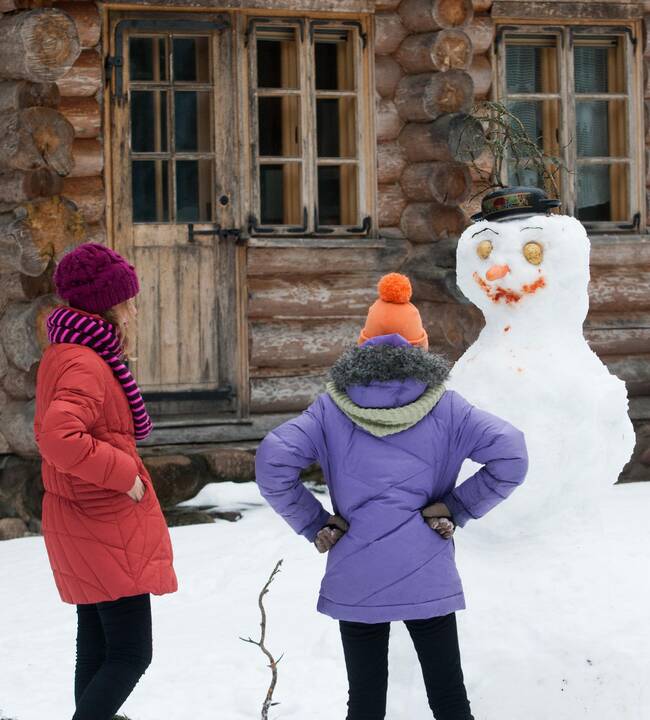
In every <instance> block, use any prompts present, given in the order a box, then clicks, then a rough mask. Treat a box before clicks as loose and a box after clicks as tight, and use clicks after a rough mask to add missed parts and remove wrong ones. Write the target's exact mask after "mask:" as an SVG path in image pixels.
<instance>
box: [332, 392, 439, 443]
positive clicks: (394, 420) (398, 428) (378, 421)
mask: <svg viewBox="0 0 650 720" xmlns="http://www.w3.org/2000/svg"><path fill="white" fill-rule="evenodd" d="M325 389H326V390H327V394H328V395H329V396H330V397H331V398H332V400H333V401H334V403H335V405H336V406H337V407H338V408H339V410H341V411H342V412H344V413H345V414H346V415H347V416H348V417H349V418H350V420H352V422H353V423H354V424H355V425H359V427H362V428H363V429H364V430H365V431H366V432H369V433H370V434H371V435H374V436H375V437H385V436H386V435H394V434H395V433H398V432H402V431H403V430H408V429H409V428H410V427H412V426H413V425H415V424H416V423H418V422H420V420H422V418H423V417H424V416H425V415H428V414H429V413H430V412H431V410H433V408H434V407H435V406H436V404H437V403H438V400H440V398H441V397H442V396H443V394H444V392H445V389H446V388H445V386H444V385H443V384H442V383H440V384H439V385H434V386H432V387H429V388H427V390H425V392H423V393H422V395H420V397H419V398H418V399H417V400H416V401H415V402H412V403H409V404H408V405H402V406H401V407H396V408H364V407H360V406H359V405H356V404H355V403H353V402H352V400H350V398H349V397H348V396H347V394H346V393H344V392H342V391H341V390H337V389H336V386H335V385H334V383H333V382H328V383H327V385H326V386H325Z"/></svg>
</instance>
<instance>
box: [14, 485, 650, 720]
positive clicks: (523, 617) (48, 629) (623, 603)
mask: <svg viewBox="0 0 650 720" xmlns="http://www.w3.org/2000/svg"><path fill="white" fill-rule="evenodd" d="M194 502H195V504H200V505H212V504H214V505H218V506H219V507H220V508H222V509H230V508H238V507H239V508H241V507H243V508H244V517H243V519H242V520H240V521H239V522H237V523H229V522H225V521H218V522H216V523H215V524H214V525H198V526H192V527H181V528H174V529H173V530H172V538H173V543H174V548H175V554H176V568H177V572H178V575H179V580H180V583H181V589H180V591H179V592H178V593H177V594H176V595H173V596H166V597H163V598H156V599H155V601H154V606H153V607H154V633H155V636H154V662H153V665H152V666H151V668H150V669H149V671H148V672H147V674H146V675H145V677H144V678H143V680H142V681H141V683H140V684H139V686H138V687H137V688H136V690H135V692H134V694H133V695H132V697H131V698H130V699H129V700H128V701H127V703H126V705H125V707H124V709H123V710H124V712H126V714H127V715H128V716H129V717H131V718H132V719H133V720H161V719H163V718H181V719H185V718H192V719H193V720H203V719H205V720H208V719H209V720H222V719H223V720H244V719H246V720H251V719H254V718H258V717H259V707H260V704H261V700H262V698H263V696H264V694H265V691H266V688H267V686H268V669H267V668H266V667H265V665H264V659H263V657H262V655H261V653H260V651H259V650H258V649H257V648H255V647H253V646H251V645H248V644H245V643H243V642H241V640H239V639H238V636H239V635H244V636H248V635H249V634H251V635H253V636H254V637H255V635H256V633H257V632H258V630H259V616H258V610H257V604H256V603H257V594H258V592H259V589H260V587H261V586H262V585H263V584H264V582H265V580H266V578H267V576H268V574H269V572H270V570H271V569H272V567H273V566H274V564H275V562H276V560H278V559H279V558H284V565H283V570H282V572H281V574H280V575H279V576H278V577H277V578H276V580H275V582H274V583H273V585H272V587H271V591H270V594H269V595H268V596H267V607H268V611H269V637H268V645H269V647H270V648H271V649H272V650H273V651H274V652H275V653H277V654H280V653H281V652H284V653H285V657H284V659H283V660H282V662H281V663H280V668H279V684H278V687H277V691H276V699H277V700H278V701H280V703H281V704H280V705H278V706H277V707H276V708H274V710H273V711H272V714H271V716H272V717H273V718H276V719H278V720H280V719H286V720H289V719H291V720H306V719H307V718H309V719H310V720H343V718H344V717H345V700H346V682H345V673H344V665H343V658H342V652H341V649H340V641H339V637H338V628H337V623H336V622H335V621H333V620H331V619H330V618H327V617H324V616H322V615H319V614H318V613H316V612H315V603H316V594H317V589H318V585H319V581H320V577H321V574H322V572H323V569H324V562H325V559H324V557H323V556H320V555H318V553H316V551H315V549H314V548H313V547H312V546H310V545H309V544H308V543H307V542H306V541H304V540H303V539H302V538H299V537H296V536H294V535H293V534H292V532H291V531H290V530H289V528H288V527H287V526H286V525H285V524H284V523H283V521H281V520H280V519H279V518H277V517H276V516H275V515H274V514H273V513H272V512H271V511H270V510H269V509H268V508H267V507H265V506H264V503H263V501H262V500H261V498H260V497H259V495H258V493H257V489H256V487H255V486H254V485H252V484H246V485H233V484H223V485H218V486H210V487H208V488H206V489H204V490H203V491H202V493H201V494H200V496H199V497H198V498H197V499H196V500H195V501H194ZM609 503H610V504H608V507H607V512H606V513H605V514H604V519H603V521H602V522H599V523H598V526H597V528H594V530H593V531H585V530H584V528H583V529H580V528H579V527H578V526H577V525H576V526H569V527H565V528H561V527H559V528H558V534H557V536H556V537H554V538H550V539H544V540H537V541H535V540H525V541H524V540H522V541H520V542H518V541H512V540H509V541H505V540H498V539H495V538H494V537H493V536H489V535H486V534H485V533H484V532H483V531H482V529H481V527H480V523H478V522H477V523H475V524H474V526H473V527H471V526H470V527H467V528H465V529H464V530H461V531H459V532H458V534H457V539H456V547H457V557H458V563H459V567H460V571H461V575H462V577H463V579H464V583H465V590H466V594H467V602H468V610H467V611H464V612H462V613H459V626H460V634H461V648H462V652H463V657H464V669H465V676H466V681H467V685H468V690H469V694H470V698H471V700H472V705H473V710H474V714H475V717H476V718H477V720H524V719H525V720H551V719H552V720H576V719H577V718H590V720H611V719H612V718H616V720H647V718H650V689H648V687H647V678H648V677H650V611H649V608H650V602H649V600H650V574H649V573H648V559H649V558H650V542H649V541H650V529H649V528H648V523H647V513H648V508H649V507H650V485H649V486H639V485H635V486H622V487H617V488H613V489H612V494H611V498H610V500H609ZM495 512H498V509H497V510H496V511H495ZM74 634H75V613H74V608H73V607H70V606H66V605H64V604H62V603H61V602H59V600H58V596H57V594H56V591H55V588H54V584H53V581H52V578H51V575H50V570H49V566H48V563H47V558H46V555H45V549H44V547H43V541H42V539H41V538H28V539H23V540H14V541H10V542H5V543H0V658H1V667H0V716H8V717H10V718H16V720H44V719H45V718H48V720H66V719H68V718H70V717H71V715H72V700H71V698H72V676H73V662H74V652H73V648H74ZM430 717H431V714H430V712H429V710H428V709H427V706H426V700H425V694H424V689H423V686H422V681H421V679H420V675H419V669H418V666H417V662H416V659H415V654H414V651H413V649H412V647H411V645H410V642H409V639H408V636H407V634H406V632H405V630H404V627H403V625H402V624H400V623H394V625H393V629H392V634H391V653H390V687H389V702H388V713H387V718H388V720H402V719H405V720H406V719H408V720H424V719H425V718H427V719H429V718H430Z"/></svg>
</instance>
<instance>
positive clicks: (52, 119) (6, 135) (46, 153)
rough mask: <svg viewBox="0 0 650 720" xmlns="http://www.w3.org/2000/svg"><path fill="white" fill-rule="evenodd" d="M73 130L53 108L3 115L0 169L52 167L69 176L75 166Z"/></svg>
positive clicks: (0, 131)
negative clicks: (73, 159)
mask: <svg viewBox="0 0 650 720" xmlns="http://www.w3.org/2000/svg"><path fill="white" fill-rule="evenodd" d="M73 137H74V130H73V129H72V125H71V124H70V123H69V122H68V121H67V120H66V119H65V117H64V116H63V115H62V114H61V113H60V112H58V111H57V110H54V109H52V108H47V107H31V108H26V109H23V110H14V111H8V112H5V113H2V114H1V115H0V169H1V170H5V171H6V170H36V169H38V168H49V169H52V170H54V172H56V173H58V174H59V175H66V174H67V173H69V172H70V168H71V167H72V140H73Z"/></svg>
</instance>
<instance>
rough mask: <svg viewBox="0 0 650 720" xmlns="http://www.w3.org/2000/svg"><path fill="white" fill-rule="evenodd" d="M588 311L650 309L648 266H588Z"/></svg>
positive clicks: (649, 268) (649, 272)
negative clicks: (589, 277)
mask: <svg viewBox="0 0 650 720" xmlns="http://www.w3.org/2000/svg"><path fill="white" fill-rule="evenodd" d="M589 300H590V303H589V304H590V307H591V309H592V310H620V311H622V310H633V311H640V310H650V267H630V266H624V267H598V266H595V267H594V266H592V268H591V282H590V283H589Z"/></svg>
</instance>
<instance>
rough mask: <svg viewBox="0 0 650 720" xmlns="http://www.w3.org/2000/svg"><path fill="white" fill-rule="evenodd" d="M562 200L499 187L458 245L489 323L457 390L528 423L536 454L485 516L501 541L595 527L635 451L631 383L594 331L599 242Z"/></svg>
mask: <svg viewBox="0 0 650 720" xmlns="http://www.w3.org/2000/svg"><path fill="white" fill-rule="evenodd" d="M557 205H559V202H558V201H555V200H550V199H548V198H547V196H546V194H545V193H544V191H542V190H540V189H538V188H524V187H517V188H505V189H501V190H497V191H495V192H492V193H490V194H489V195H487V196H486V197H485V198H484V200H483V203H482V211H481V213H479V214H478V215H475V216H473V218H472V219H473V220H475V221H476V222H475V223H474V224H473V225H471V226H470V227H468V228H467V229H466V230H465V232H464V233H463V234H462V236H461V237H460V240H459V243H458V251H457V278H458V286H459V288H460V289H461V291H462V292H463V294H464V295H465V296H466V297H467V298H468V299H469V300H470V301H471V302H472V303H474V305H476V306H477V307H479V308H480V309H481V311H482V312H483V314H484V316H485V327H484V328H483V330H482V331H481V333H480V335H479V337H478V339H477V340H476V342H475V343H474V344H473V345H472V346H471V347H470V348H469V349H468V350H467V351H466V352H465V354H464V355H463V356H462V357H461V358H460V359H459V360H458V361H457V363H456V364H455V366H454V369H453V371H452V373H451V376H450V380H449V382H448V387H449V388H450V389H454V390H457V391H458V392H459V393H460V394H461V395H463V396H464V397H465V398H467V400H469V401H470V402H471V403H473V404H475V405H477V406H478V407H480V408H482V409H484V410H487V411H489V412H493V413H494V414H496V415H499V416H501V417H504V418H505V419H507V420H509V421H510V422H511V423H512V424H514V425H515V426H517V427H518V428H520V429H521V430H522V431H523V432H524V433H525V436H526V442H527V446H528V452H529V459H530V465H529V472H528V476H527V479H526V481H525V482H524V484H523V485H522V486H521V488H519V489H517V491H516V492H515V493H514V494H513V495H512V496H511V497H510V498H509V499H508V500H507V501H506V502H504V503H502V504H501V505H500V506H499V508H497V509H496V510H495V511H494V512H492V513H490V514H489V515H488V516H487V517H485V518H483V519H482V520H481V521H480V525H481V526H482V527H483V528H484V529H487V530H490V529H491V530H492V531H494V532H497V533H498V534H500V535H504V534H512V533H515V534H518V535H522V534H523V535H526V534H528V535H531V536H534V535H536V534H540V533H543V532H544V531H545V530H546V529H548V528H547V527H546V526H547V525H548V524H550V523H554V522H557V520H558V519H560V518H561V517H569V516H570V517H571V518H572V522H575V521H576V519H578V518H582V520H583V521H585V522H591V521H593V520H594V519H596V518H597V517H598V516H599V513H600V508H601V507H602V506H603V503H604V502H606V495H607V493H608V492H611V491H612V486H613V484H614V483H615V482H616V480H617V478H618V476H619V474H620V472H621V470H622V469H623V466H624V465H625V463H626V462H627V461H628V460H629V458H630V456H631V454H632V451H633V449H634V431H633V428H632V424H631V422H630V419H629V416H628V402H627V393H626V388H625V384H624V383H623V382H622V381H621V380H620V379H619V378H617V377H616V376H614V375H612V374H611V373H610V372H609V371H608V369H607V367H606V366H605V365H604V364H603V363H602V362H601V361H600V359H599V358H598V356H597V355H596V354H595V353H594V352H593V351H592V350H591V348H590V347H589V345H588V344H587V342H586V340H585V339H584V336H583V331H582V325H583V322H584V319H585V316H586V315H587V310H588V307H589V297H588V293H587V286H588V283H589V249H590V243H589V239H588V238H587V234H586V232H585V229H584V227H583V226H582V225H581V224H580V222H578V220H576V219H575V218H572V217H568V216H566V215H557V214H553V215H551V214H549V210H550V208H551V207H555V206H557ZM477 467H478V466H477V465H476V464H475V463H471V462H470V461H468V462H467V463H466V465H465V466H464V467H463V470H462V472H461V477H460V478H459V481H462V479H463V478H464V477H467V476H468V475H469V474H471V472H474V471H475V470H476V469H477Z"/></svg>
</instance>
